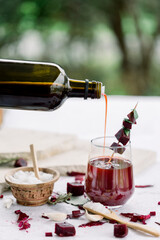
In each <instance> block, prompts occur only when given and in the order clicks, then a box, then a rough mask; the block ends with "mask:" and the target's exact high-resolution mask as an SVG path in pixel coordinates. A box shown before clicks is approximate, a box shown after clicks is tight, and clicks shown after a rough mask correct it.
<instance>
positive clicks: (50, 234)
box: [45, 232, 53, 237]
mask: <svg viewBox="0 0 160 240" xmlns="http://www.w3.org/2000/svg"><path fill="white" fill-rule="evenodd" d="M45 236H46V237H52V236H53V234H52V232H46V233H45Z"/></svg>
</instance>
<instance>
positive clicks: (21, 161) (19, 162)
mask: <svg viewBox="0 0 160 240" xmlns="http://www.w3.org/2000/svg"><path fill="white" fill-rule="evenodd" d="M25 166H27V161H26V160H25V159H23V158H19V159H17V160H16V161H15V163H14V167H25Z"/></svg>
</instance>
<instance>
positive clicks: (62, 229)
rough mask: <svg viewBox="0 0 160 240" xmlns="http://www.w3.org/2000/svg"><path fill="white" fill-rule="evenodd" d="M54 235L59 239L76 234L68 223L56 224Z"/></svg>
mask: <svg viewBox="0 0 160 240" xmlns="http://www.w3.org/2000/svg"><path fill="white" fill-rule="evenodd" d="M55 233H56V234H57V235H58V236H60V237H65V236H74V235H75V234H76V230H75V227H74V226H73V225H72V224H70V223H66V222H64V223H56V224H55Z"/></svg>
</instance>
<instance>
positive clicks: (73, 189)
mask: <svg viewBox="0 0 160 240" xmlns="http://www.w3.org/2000/svg"><path fill="white" fill-rule="evenodd" d="M67 193H72V195H73V196H81V195H83V193H84V185H83V184H82V183H79V182H73V183H67Z"/></svg>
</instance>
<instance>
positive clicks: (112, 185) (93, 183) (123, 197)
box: [85, 137, 134, 208]
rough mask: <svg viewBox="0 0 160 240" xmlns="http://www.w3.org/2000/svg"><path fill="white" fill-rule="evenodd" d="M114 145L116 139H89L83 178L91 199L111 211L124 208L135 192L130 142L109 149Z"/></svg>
mask: <svg viewBox="0 0 160 240" xmlns="http://www.w3.org/2000/svg"><path fill="white" fill-rule="evenodd" d="M115 142H117V139H116V138H115V137H105V138H104V137H99V138H95V139H92V140H91V149H90V154H89V161H88V169H87V173H86V179H85V191H86V193H87V195H88V197H89V198H90V200H92V201H93V202H100V203H102V204H104V205H106V206H108V207H112V208H117V207H120V206H122V205H124V204H125V203H126V202H127V201H128V199H129V198H130V197H131V196H132V194H133V192H134V179H133V165H132V158H131V143H130V142H129V143H128V144H127V145H125V146H114V145H113V146H112V147H111V145H112V144H113V143H115ZM118 145H120V144H118Z"/></svg>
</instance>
